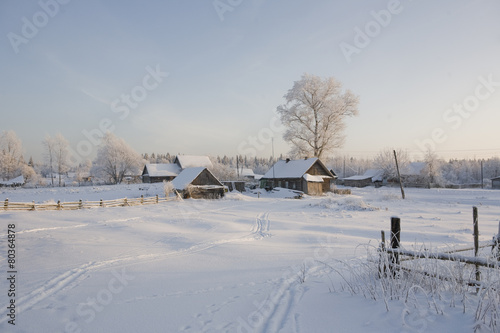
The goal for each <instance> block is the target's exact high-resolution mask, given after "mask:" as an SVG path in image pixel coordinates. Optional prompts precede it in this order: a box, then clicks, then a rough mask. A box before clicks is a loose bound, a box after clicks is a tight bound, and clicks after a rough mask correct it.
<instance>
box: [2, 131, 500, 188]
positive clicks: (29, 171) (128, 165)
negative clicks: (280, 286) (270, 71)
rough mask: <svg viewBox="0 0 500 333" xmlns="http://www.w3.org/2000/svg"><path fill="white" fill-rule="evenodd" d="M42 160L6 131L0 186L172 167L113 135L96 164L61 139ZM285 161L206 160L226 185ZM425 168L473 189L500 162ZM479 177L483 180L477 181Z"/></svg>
mask: <svg viewBox="0 0 500 333" xmlns="http://www.w3.org/2000/svg"><path fill="white" fill-rule="evenodd" d="M41 143H42V144H41V147H42V149H43V159H42V160H41V161H34V160H33V158H31V157H30V158H29V159H28V160H27V161H26V159H25V158H24V156H23V148H22V143H21V140H20V139H19V138H18V137H17V135H16V134H15V132H14V131H4V132H3V133H1V135H0V180H2V181H6V180H10V179H13V178H15V177H18V176H21V175H22V176H23V177H24V180H25V182H26V183H27V184H28V185H32V186H63V185H70V184H69V183H67V182H66V181H63V178H67V176H68V175H69V174H72V175H73V180H72V183H71V184H73V185H79V184H83V183H85V181H86V180H87V179H89V178H93V179H94V181H97V182H102V183H121V182H122V181H123V180H124V179H125V178H126V176H127V175H136V176H137V175H138V174H140V172H141V171H142V168H143V167H144V165H145V164H146V163H173V161H174V159H175V156H176V155H175V154H170V153H168V152H167V153H143V154H138V153H136V152H135V151H134V150H133V149H132V148H131V147H130V146H129V145H128V144H127V143H126V142H125V141H124V140H123V139H121V138H118V137H116V136H115V135H114V134H108V135H107V136H105V137H104V138H103V140H102V142H101V145H100V146H99V148H98V152H97V156H96V157H95V158H94V160H87V161H84V162H83V163H80V164H79V165H77V166H75V165H70V163H69V157H68V149H69V143H68V141H67V140H66V139H65V138H64V137H63V136H62V135H60V134H57V135H55V136H53V137H51V136H46V137H45V138H44V140H43V141H42V142H41ZM391 152H392V150H382V151H381V152H380V153H379V154H378V155H377V156H376V157H375V158H358V157H349V156H335V157H325V156H324V157H323V158H322V160H323V162H324V163H325V165H326V166H327V167H328V168H329V169H332V170H333V171H334V172H335V173H336V174H337V176H338V177H340V178H343V177H350V176H353V175H359V174H363V173H364V172H365V171H366V170H368V169H373V168H382V169H387V172H388V173H390V172H391V171H390V170H389V169H390V168H391V166H393V165H394V163H393V155H392V154H391ZM287 157H289V155H284V154H280V155H279V156H276V157H272V156H270V157H254V156H252V157H251V156H242V155H235V156H228V155H224V156H210V158H211V160H212V163H213V164H214V169H215V170H213V171H214V173H215V174H216V176H218V177H220V178H224V179H225V180H235V179H236V178H238V175H241V170H242V169H251V170H252V171H253V172H254V173H255V174H264V173H266V172H267V171H268V170H269V169H270V168H271V167H272V165H273V164H274V163H275V162H276V161H278V160H282V159H286V158H287ZM398 157H399V158H400V165H401V166H404V165H405V164H408V163H409V162H410V161H412V159H411V158H410V157H409V154H408V153H407V152H406V151H404V150H401V149H400V150H398ZM413 161H420V162H425V163H426V166H427V167H426V169H425V171H424V172H425V173H426V174H427V175H428V177H429V182H431V183H434V184H437V185H441V186H446V185H448V184H477V183H481V181H482V180H486V181H487V180H489V179H491V178H495V177H498V176H500V158H499V157H491V158H487V159H450V160H446V161H445V160H443V159H441V158H439V156H438V155H437V154H436V153H435V152H432V151H429V152H427V153H426V154H425V156H424V158H421V159H418V160H413ZM481 176H482V179H481Z"/></svg>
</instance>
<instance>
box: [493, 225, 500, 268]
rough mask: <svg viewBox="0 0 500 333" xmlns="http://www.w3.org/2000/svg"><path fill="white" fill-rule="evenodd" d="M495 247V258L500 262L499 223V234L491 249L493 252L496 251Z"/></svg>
mask: <svg viewBox="0 0 500 333" xmlns="http://www.w3.org/2000/svg"><path fill="white" fill-rule="evenodd" d="M495 247H496V253H495V257H496V258H497V261H500V222H498V234H497V235H496V236H494V237H493V247H492V249H491V252H494V251H495Z"/></svg>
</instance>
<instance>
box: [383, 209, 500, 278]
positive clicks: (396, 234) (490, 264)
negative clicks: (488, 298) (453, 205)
mask: <svg viewBox="0 0 500 333" xmlns="http://www.w3.org/2000/svg"><path fill="white" fill-rule="evenodd" d="M478 220H479V218H478V211H477V207H473V227H474V234H473V236H474V246H471V247H462V248H458V249H454V250H450V251H444V252H427V251H425V252H423V251H412V250H405V249H402V248H400V244H401V220H400V219H399V218H398V217H392V218H391V237H390V247H387V245H386V241H385V232H384V231H383V230H382V231H381V238H382V242H381V243H380V248H379V252H380V253H381V257H380V261H379V262H380V263H386V262H387V264H388V266H389V267H385V264H382V266H384V267H380V268H379V270H380V271H379V273H382V271H385V270H386V269H387V268H388V270H389V271H390V272H391V274H393V275H396V274H397V273H398V271H399V270H405V271H411V270H410V269H408V268H405V267H404V266H403V265H402V264H401V262H402V261H405V260H413V259H436V260H447V261H448V260H449V261H456V262H462V263H465V264H471V265H474V266H475V281H474V280H471V281H469V284H470V285H480V284H481V282H480V281H481V272H480V270H479V267H487V268H495V269H499V268H500V223H499V227H498V234H497V235H495V236H494V237H493V240H491V241H486V242H481V243H480V242H479V223H478ZM487 247H491V251H492V253H493V255H494V257H495V258H494V260H492V259H491V258H481V257H479V256H478V252H479V249H481V248H487ZM472 250H473V251H474V256H463V255H458V254H456V253H458V252H464V251H472ZM384 256H386V257H384ZM402 257H405V258H402ZM386 259H387V261H386ZM419 273H421V274H424V275H428V276H430V275H432V274H430V273H427V272H419ZM434 277H438V278H440V279H444V280H447V278H446V277H442V276H434Z"/></svg>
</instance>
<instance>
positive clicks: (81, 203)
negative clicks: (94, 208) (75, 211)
mask: <svg viewBox="0 0 500 333" xmlns="http://www.w3.org/2000/svg"><path fill="white" fill-rule="evenodd" d="M78 208H79V209H82V208H83V201H82V199H80V201H79V202H78Z"/></svg>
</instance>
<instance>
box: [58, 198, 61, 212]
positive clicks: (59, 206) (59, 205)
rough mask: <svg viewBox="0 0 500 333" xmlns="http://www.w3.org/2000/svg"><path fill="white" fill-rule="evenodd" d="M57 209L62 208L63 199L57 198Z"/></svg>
mask: <svg viewBox="0 0 500 333" xmlns="http://www.w3.org/2000/svg"><path fill="white" fill-rule="evenodd" d="M57 210H61V200H57Z"/></svg>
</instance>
